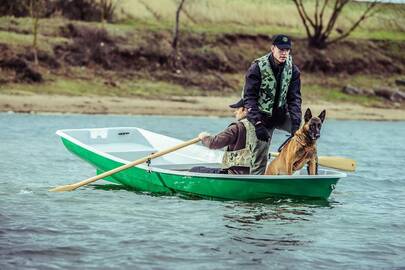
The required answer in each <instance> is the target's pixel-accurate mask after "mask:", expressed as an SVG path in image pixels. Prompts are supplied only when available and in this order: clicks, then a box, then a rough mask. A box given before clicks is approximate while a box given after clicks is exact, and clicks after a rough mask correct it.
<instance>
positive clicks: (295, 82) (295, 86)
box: [287, 65, 302, 134]
mask: <svg viewBox="0 0 405 270" xmlns="http://www.w3.org/2000/svg"><path fill="white" fill-rule="evenodd" d="M300 77H301V76H300V71H299V69H298V67H297V66H296V65H294V66H293V73H292V78H291V82H290V86H289V87H288V93H287V106H288V112H289V113H290V117H291V133H292V134H293V133H294V132H295V131H297V130H298V129H299V127H300V125H301V117H302V112H301V103H302V98H301V78H300Z"/></svg>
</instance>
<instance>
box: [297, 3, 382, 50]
mask: <svg viewBox="0 0 405 270" xmlns="http://www.w3.org/2000/svg"><path fill="white" fill-rule="evenodd" d="M292 1H293V2H294V3H295V6H296V7H297V10H298V14H299V15H300V17H301V20H302V23H303V25H304V27H305V31H306V33H307V37H308V44H309V46H311V47H316V48H320V49H322V48H326V47H327V46H328V45H329V44H332V43H335V42H337V41H339V40H342V39H344V38H346V37H347V36H349V35H350V34H351V33H352V32H353V31H354V30H355V29H356V28H357V27H358V26H359V25H360V23H361V22H363V21H364V20H365V19H367V18H369V17H370V16H372V15H374V14H375V12H372V11H373V9H374V8H375V6H376V5H377V1H374V2H371V3H368V4H367V7H366V9H365V10H364V12H363V14H362V15H361V16H360V17H359V18H358V19H357V20H356V21H355V22H354V23H353V25H352V26H351V27H350V28H348V29H347V30H346V31H343V30H341V29H335V30H336V32H337V33H338V35H337V36H336V37H334V38H331V37H330V35H331V33H332V32H333V29H334V28H335V24H336V22H337V20H338V18H339V16H340V15H341V13H342V10H343V8H344V7H345V6H346V5H347V4H348V3H349V2H351V1H350V0H334V1H335V2H334V3H333V8H332V12H331V14H330V17H329V18H328V19H326V20H325V18H324V15H325V9H326V7H327V6H328V4H329V0H323V3H320V2H321V1H320V0H315V12H314V15H313V16H312V17H311V16H310V15H309V14H308V12H307V10H306V9H305V7H304V4H303V0H292ZM374 11H375V9H374Z"/></svg>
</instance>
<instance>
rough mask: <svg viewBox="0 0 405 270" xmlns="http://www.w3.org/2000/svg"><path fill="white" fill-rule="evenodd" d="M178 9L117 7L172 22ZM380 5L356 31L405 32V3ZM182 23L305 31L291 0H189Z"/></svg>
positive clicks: (167, 4)
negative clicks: (376, 11)
mask: <svg viewBox="0 0 405 270" xmlns="http://www.w3.org/2000/svg"><path fill="white" fill-rule="evenodd" d="M332 2H333V1H332ZM305 5H306V7H307V10H308V13H309V14H313V12H314V1H313V0H308V1H305ZM365 7H366V4H365V3H351V4H349V5H348V6H346V7H345V9H344V11H343V13H342V16H341V17H340V19H339V20H338V23H337V27H339V28H340V29H343V30H344V29H347V28H349V27H350V26H351V25H352V24H353V22H354V21H356V19H357V18H358V17H359V16H360V15H361V14H362V12H363V10H364V9H365ZM175 9H176V1H175V0H148V1H143V0H121V1H119V4H118V11H121V13H122V12H123V11H124V13H125V14H127V15H130V16H131V17H132V18H134V19H137V20H147V21H148V20H149V21H150V20H152V21H160V22H162V23H164V22H165V23H171V22H172V21H173V20H174V14H175ZM378 9H379V12H378V13H377V14H376V15H375V16H374V17H372V18H369V19H368V20H367V21H365V22H364V23H363V24H362V25H361V27H359V29H358V30H357V31H356V32H357V33H355V35H358V36H360V37H363V36H364V33H362V32H366V33H370V31H375V32H378V33H377V36H381V37H382V38H383V37H384V32H402V33H403V32H405V27H404V25H405V16H404V15H405V5H398V4H397V5H394V4H380V5H379V7H378ZM330 11H331V7H329V8H328V9H327V11H326V12H325V18H328V17H329V15H330ZM183 23H184V24H187V25H188V26H191V27H193V26H194V27H196V28H198V27H201V25H204V26H207V25H210V24H215V25H216V26H217V27H219V28H221V29H224V28H225V29H226V28H229V27H232V26H233V27H249V28H250V29H251V31H252V32H257V31H260V29H262V30H263V31H267V32H268V31H269V29H279V30H282V29H288V30H289V32H290V33H297V32H298V33H301V35H304V29H303V27H302V24H301V19H300V17H299V16H298V13H297V10H296V7H295V5H294V3H293V2H292V1H289V0H281V1H275V0H266V1H264V0H251V1H246V0H215V1H214V0H199V1H197V0H188V1H186V5H185V13H184V14H183ZM224 25H228V27H224ZM391 36H392V34H391ZM401 36H403V35H401Z"/></svg>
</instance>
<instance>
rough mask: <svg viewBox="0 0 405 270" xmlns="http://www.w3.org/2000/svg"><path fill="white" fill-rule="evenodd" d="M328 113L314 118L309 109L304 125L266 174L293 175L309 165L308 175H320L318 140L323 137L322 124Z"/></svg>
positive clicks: (324, 112)
mask: <svg viewBox="0 0 405 270" xmlns="http://www.w3.org/2000/svg"><path fill="white" fill-rule="evenodd" d="M325 115H326V111H325V110H323V111H322V112H321V113H320V114H319V116H318V117H316V116H314V117H312V113H311V110H310V109H309V108H308V109H307V111H306V112H305V116H304V121H305V123H304V125H303V126H302V127H301V128H300V129H299V130H297V132H295V134H294V136H293V137H292V138H291V139H290V140H289V141H288V142H287V143H286V144H285V145H284V147H283V148H282V150H281V152H280V154H279V155H278V156H277V157H276V158H275V159H274V160H273V161H272V162H271V163H270V164H269V165H268V166H267V169H266V172H265V174H270V175H278V174H288V175H292V174H293V173H294V172H296V171H298V170H300V169H302V167H304V165H305V164H308V174H310V175H315V174H318V155H317V152H316V140H317V139H318V138H319V137H320V136H321V134H320V131H321V127H322V123H323V121H324V120H325Z"/></svg>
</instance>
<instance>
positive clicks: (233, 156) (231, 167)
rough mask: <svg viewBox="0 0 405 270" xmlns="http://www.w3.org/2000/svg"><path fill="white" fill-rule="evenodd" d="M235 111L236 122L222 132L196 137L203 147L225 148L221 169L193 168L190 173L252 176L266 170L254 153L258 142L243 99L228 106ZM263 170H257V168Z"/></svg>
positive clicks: (202, 134)
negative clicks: (247, 116) (247, 117)
mask: <svg viewBox="0 0 405 270" xmlns="http://www.w3.org/2000/svg"><path fill="white" fill-rule="evenodd" d="M229 107H231V108H233V109H235V112H234V114H235V118H236V122H234V123H232V124H230V125H229V126H228V127H227V128H226V129H225V130H224V131H222V132H220V133H218V134H217V135H215V136H211V135H210V134H208V133H207V132H201V133H200V134H199V135H198V137H199V138H200V139H201V142H202V144H203V145H205V146H206V147H208V148H210V149H221V148H224V147H226V149H225V152H224V156H223V159H222V164H221V168H207V167H202V166H198V167H193V168H191V170H190V171H191V172H200V173H223V174H254V173H255V172H258V171H263V172H264V170H265V169H266V161H267V159H266V161H264V162H263V160H262V159H263V156H258V155H256V153H255V152H254V149H256V148H257V147H256V144H257V142H258V140H257V138H256V134H255V127H254V126H253V125H252V123H251V122H250V121H248V120H247V119H246V115H247V109H246V108H245V107H244V103H243V99H241V100H239V101H238V102H237V103H235V104H232V105H229ZM262 164H264V167H263V168H260V169H258V168H257V166H262Z"/></svg>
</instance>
